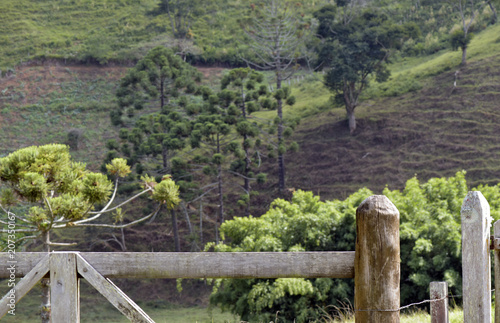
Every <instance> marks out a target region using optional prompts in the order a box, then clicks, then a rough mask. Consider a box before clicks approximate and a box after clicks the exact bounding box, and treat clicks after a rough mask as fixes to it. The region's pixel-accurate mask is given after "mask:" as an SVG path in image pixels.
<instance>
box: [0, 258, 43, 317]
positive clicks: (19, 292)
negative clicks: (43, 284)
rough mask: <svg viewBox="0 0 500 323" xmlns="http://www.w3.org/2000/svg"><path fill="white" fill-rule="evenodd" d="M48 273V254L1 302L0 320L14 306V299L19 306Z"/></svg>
mask: <svg viewBox="0 0 500 323" xmlns="http://www.w3.org/2000/svg"><path fill="white" fill-rule="evenodd" d="M14 268H15V267H14ZM48 271H49V255H48V254H47V255H45V256H44V257H43V258H42V260H40V262H38V264H37V265H36V266H35V267H34V268H33V269H32V270H30V271H29V272H28V273H27V274H26V276H24V278H22V279H21V280H20V281H19V282H18V283H17V284H16V285H15V287H14V288H12V289H11V290H10V291H9V292H8V293H7V295H5V296H4V297H3V298H2V300H0V319H1V318H2V317H4V315H5V314H7V313H8V311H9V309H10V307H9V305H10V304H12V301H11V300H12V299H14V300H15V301H14V304H17V303H18V302H19V301H20V300H21V298H23V297H24V296H25V295H26V294H27V293H28V292H29V291H30V290H31V289H32V288H33V286H35V284H36V283H38V282H39V281H40V279H42V278H43V276H45V275H46V274H47V272H48ZM14 274H15V273H14ZM12 296H13V297H12Z"/></svg>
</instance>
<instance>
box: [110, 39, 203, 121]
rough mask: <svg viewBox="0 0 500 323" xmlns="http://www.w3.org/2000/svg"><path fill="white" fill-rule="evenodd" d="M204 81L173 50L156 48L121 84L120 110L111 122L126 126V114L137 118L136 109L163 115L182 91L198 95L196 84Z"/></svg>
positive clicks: (114, 114)
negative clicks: (145, 109) (148, 110)
mask: <svg viewBox="0 0 500 323" xmlns="http://www.w3.org/2000/svg"><path fill="white" fill-rule="evenodd" d="M200 78H201V74H200V72H198V71H197V70H196V69H195V68H194V67H192V66H191V65H189V64H188V63H186V62H184V61H183V60H182V59H181V58H180V57H179V56H177V55H175V54H174V53H173V52H172V50H170V49H167V48H165V47H156V48H153V49H152V50H150V51H149V52H148V53H147V55H146V56H145V57H144V58H143V59H141V60H140V61H138V62H137V64H136V65H135V67H133V68H131V69H129V70H128V72H127V75H125V77H123V79H122V80H121V81H120V86H119V88H118V90H117V93H116V96H117V98H118V108H117V109H116V110H114V111H112V112H111V121H112V123H113V124H115V125H119V124H123V123H124V118H123V114H124V112H125V113H126V115H127V116H128V117H133V116H134V113H135V111H136V110H141V109H143V108H146V107H153V108H156V109H155V111H156V112H159V111H161V110H162V109H163V108H164V107H165V105H167V104H168V103H169V102H170V100H171V98H172V97H174V98H175V97H178V96H179V94H180V93H181V91H186V92H194V91H195V90H196V86H195V81H196V80H199V79H200Z"/></svg>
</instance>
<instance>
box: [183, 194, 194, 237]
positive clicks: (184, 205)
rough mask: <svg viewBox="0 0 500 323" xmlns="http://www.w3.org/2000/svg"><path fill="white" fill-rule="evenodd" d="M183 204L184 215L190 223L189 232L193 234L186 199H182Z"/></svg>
mask: <svg viewBox="0 0 500 323" xmlns="http://www.w3.org/2000/svg"><path fill="white" fill-rule="evenodd" d="M181 206H182V209H183V210H184V216H185V217H186V222H187V224H188V229H189V234H193V227H192V226H191V220H190V219H189V213H188V210H187V208H186V203H184V201H181Z"/></svg>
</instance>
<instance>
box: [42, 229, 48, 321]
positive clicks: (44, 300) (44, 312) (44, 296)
mask: <svg viewBox="0 0 500 323" xmlns="http://www.w3.org/2000/svg"><path fill="white" fill-rule="evenodd" d="M42 243H43V247H44V251H45V252H50V245H49V243H50V233H49V232H48V231H44V232H42ZM41 285H42V295H41V296H42V309H41V312H40V318H41V319H42V323H50V279H49V278H42V280H41Z"/></svg>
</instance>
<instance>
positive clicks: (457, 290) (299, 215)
mask: <svg viewBox="0 0 500 323" xmlns="http://www.w3.org/2000/svg"><path fill="white" fill-rule="evenodd" d="M480 189H481V190H482V191H484V192H485V196H486V197H487V198H488V199H489V201H490V207H491V215H492V216H493V217H494V218H495V219H498V217H500V186H499V185H497V186H494V187H488V186H481V187H480ZM467 191H468V189H467V183H466V181H465V172H459V173H457V174H456V175H455V176H454V177H451V178H433V179H430V180H429V181H428V182H427V183H420V182H419V181H418V179H417V178H416V177H415V178H412V179H410V180H408V181H407V183H406V187H405V189H404V190H403V191H398V190H394V191H391V190H389V189H388V188H386V189H385V190H384V192H383V194H384V195H386V196H387V197H388V198H389V199H390V200H391V201H392V202H393V203H394V204H395V205H396V207H397V208H398V210H399V212H400V219H401V227H400V241H401V303H402V304H407V303H411V302H417V301H421V300H422V299H426V298H428V286H429V283H430V282H431V281H446V282H447V283H448V286H449V288H450V292H451V293H452V294H461V289H462V282H461V233H460V230H461V223H460V208H461V205H462V201H463V199H464V197H465V196H466V194H467ZM370 195H372V192H371V191H369V190H368V189H366V188H363V189H360V190H359V191H358V192H356V193H354V194H352V195H351V196H349V197H348V198H347V199H346V200H344V201H339V200H335V201H326V202H321V201H320V200H319V197H317V196H314V195H313V194H312V193H311V192H303V191H297V192H295V193H294V195H293V197H292V200H291V202H288V201H285V200H283V199H277V200H275V201H274V202H273V203H272V204H271V207H270V209H269V211H268V212H267V213H266V214H264V215H263V216H262V217H260V218H253V217H235V218H234V219H233V220H229V221H226V222H224V223H223V224H222V225H221V233H223V234H224V236H225V238H226V241H230V242H229V243H226V244H219V245H215V244H213V243H211V244H208V245H207V247H206V248H210V247H214V248H215V251H246V252H248V251H252V252H256V251H344V250H354V247H355V239H356V227H355V214H356V208H357V207H358V206H359V204H360V203H361V202H362V201H363V200H364V199H365V198H366V197H368V196H370ZM353 291H354V286H353V281H352V280H346V279H344V280H340V279H297V278H295V279H277V280H273V279H250V280H239V279H220V280H217V281H216V283H215V287H214V290H213V293H212V295H211V298H210V302H211V303H212V304H213V305H220V306H221V307H222V308H223V309H224V310H230V311H231V312H232V313H234V314H238V315H240V317H241V319H242V320H245V321H265V322H269V321H271V320H273V319H274V318H275V315H276V313H277V312H279V318H280V321H281V322H294V321H295V322H308V321H314V320H318V319H320V318H321V317H322V315H323V314H324V312H323V311H331V310H332V308H334V307H332V306H329V307H327V306H328V305H334V306H339V305H341V304H340V303H339V302H345V301H346V300H347V301H350V302H351V303H352V301H353ZM333 314H335V313H332V315H333Z"/></svg>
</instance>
